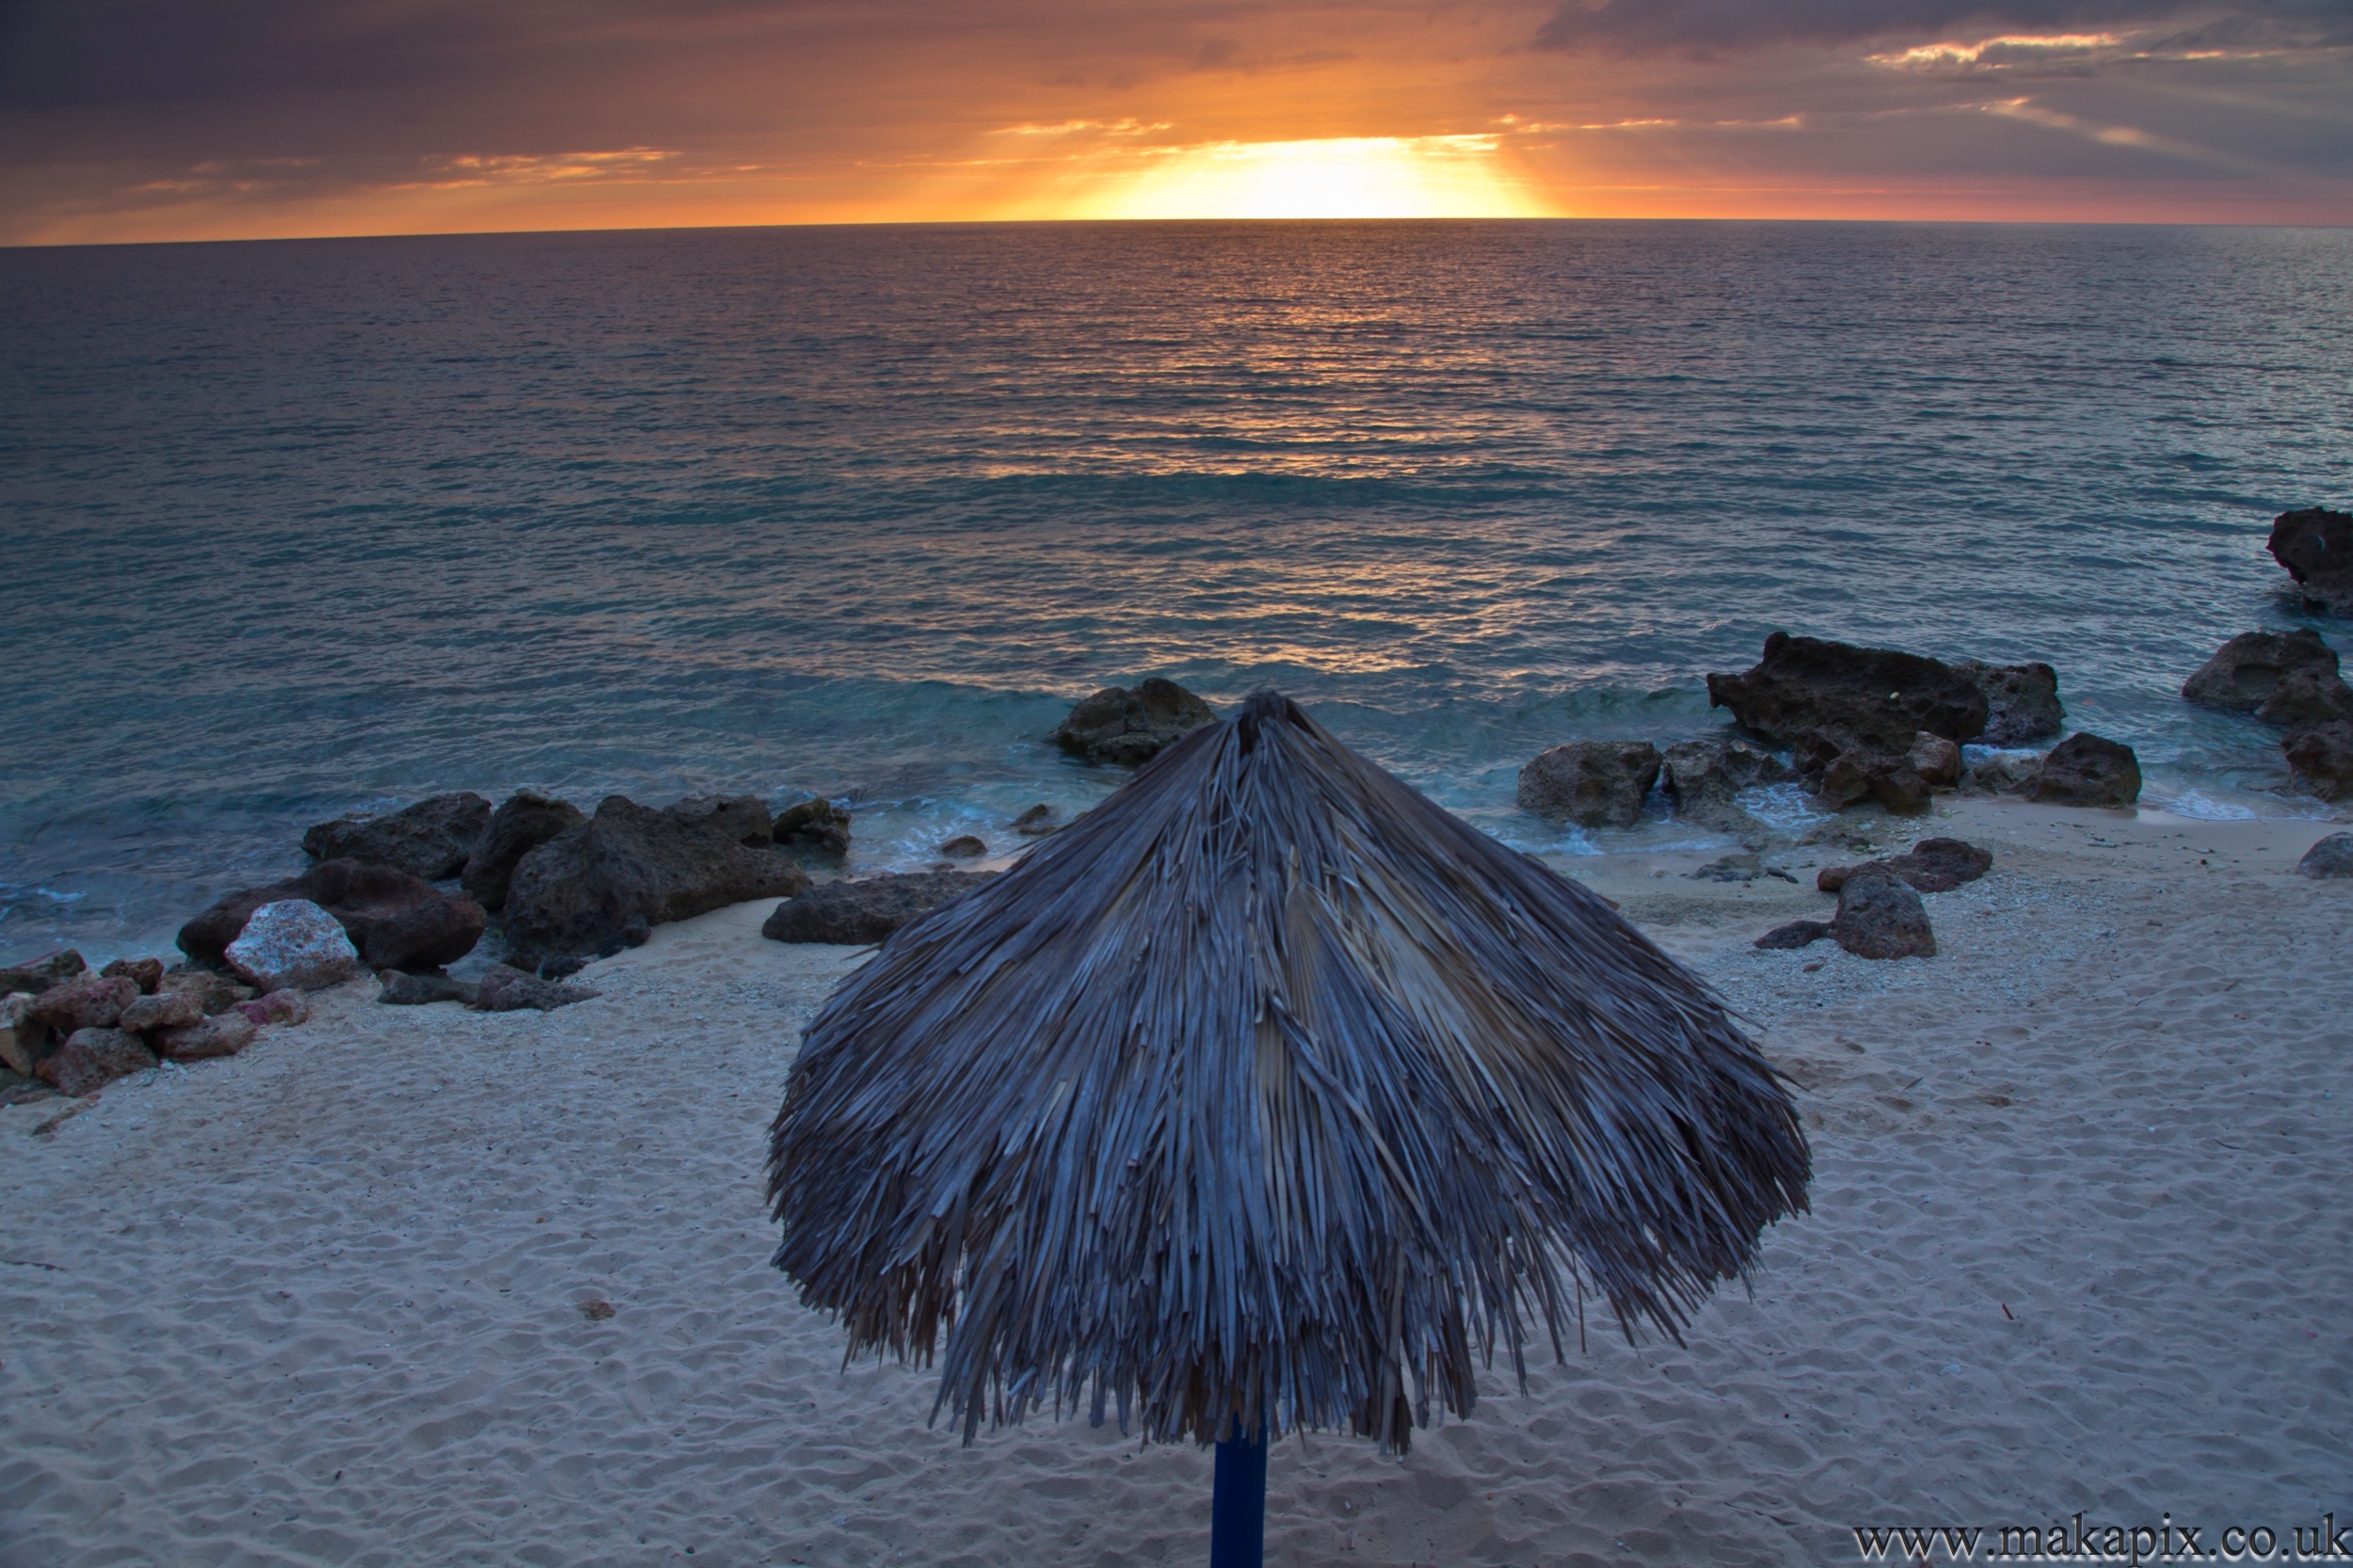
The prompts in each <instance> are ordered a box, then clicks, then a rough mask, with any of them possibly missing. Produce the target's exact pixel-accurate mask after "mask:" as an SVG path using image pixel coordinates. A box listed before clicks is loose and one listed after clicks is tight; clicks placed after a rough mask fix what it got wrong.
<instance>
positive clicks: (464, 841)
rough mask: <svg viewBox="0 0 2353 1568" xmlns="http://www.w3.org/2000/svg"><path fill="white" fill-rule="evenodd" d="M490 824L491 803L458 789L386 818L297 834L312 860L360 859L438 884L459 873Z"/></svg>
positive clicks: (340, 822)
mask: <svg viewBox="0 0 2353 1568" xmlns="http://www.w3.org/2000/svg"><path fill="white" fill-rule="evenodd" d="M489 825H490V803H489V802H488V801H487V800H485V799H483V798H482V797H481V796H480V795H477V794H471V793H467V792H462V791H461V792H457V793H455V794H446V795H434V796H432V797H430V798H428V799H425V800H421V801H419V802H417V803H416V804H415V805H414V806H409V807H404V808H402V809H400V810H398V811H394V812H392V813H391V814H390V815H388V816H381V817H359V816H352V817H341V818H338V819H337V820H335V821H334V822H323V823H320V824H317V825H315V826H313V827H312V828H311V830H310V831H308V832H307V833H305V834H303V835H302V852H303V853H304V854H305V855H308V856H310V857H311V858H312V859H313V860H359V861H361V862H364V863H365V864H368V865H372V866H390V867H392V869H393V870H395V871H403V872H408V874H409V875H410V876H417V877H423V878H424V879H426V880H427V881H438V880H440V879H441V878H443V877H451V876H456V874H457V873H458V872H460V871H461V870H463V869H464V867H465V864H466V857H467V856H469V855H471V854H472V852H473V847H474V845H475V843H476V842H478V841H479V840H481V838H482V834H483V830H484V829H485V828H487V827H488V826H489Z"/></svg>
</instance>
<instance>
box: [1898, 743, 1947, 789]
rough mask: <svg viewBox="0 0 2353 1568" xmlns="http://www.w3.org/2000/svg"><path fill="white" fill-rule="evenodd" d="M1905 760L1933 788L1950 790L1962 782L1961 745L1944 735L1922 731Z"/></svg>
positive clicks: (1905, 754)
mask: <svg viewBox="0 0 2353 1568" xmlns="http://www.w3.org/2000/svg"><path fill="white" fill-rule="evenodd" d="M1904 761H1905V763H1906V765H1908V766H1909V767H1910V768H1911V769H1912V771H1913V773H1916V774H1918V775H1919V776H1920V777H1921V778H1922V780H1924V781H1925V782H1926V783H1927V784H1928V786H1929V789H1931V790H1949V789H1951V788H1952V787H1953V786H1954V785H1956V784H1958V783H1960V782H1961V747H1960V746H1959V745H1957V744H1954V743H1953V742H1951V741H1948V740H1946V739H1945V737H1944V736H1942V735H1931V734H1929V732H1928V731H1927V730H1925V729H1923V730H1922V731H1920V733H1919V734H1917V735H1915V736H1913V740H1912V749H1911V750H1910V751H1908V752H1906V753H1904Z"/></svg>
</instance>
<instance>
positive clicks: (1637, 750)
mask: <svg viewBox="0 0 2353 1568" xmlns="http://www.w3.org/2000/svg"><path fill="white" fill-rule="evenodd" d="M1662 765H1663V759H1662V758H1661V757H1660V756H1659V754H1658V748H1657V746H1655V745H1653V744H1650V743H1649V742H1648V741H1571V742H1569V743H1568V744H1566V745H1557V746H1554V747H1552V748H1551V749H1550V750H1548V751H1545V752H1542V753H1539V754H1538V755H1537V757H1536V759H1535V760H1533V761H1531V762H1529V764H1528V765H1527V766H1526V767H1524V768H1522V769H1521V770H1520V781H1519V795H1518V799H1519V806H1520V809H1521V810H1523V811H1532V812H1534V813H1535V814H1536V815H1537V816H1540V817H1547V818H1550V819H1552V820H1553V821H1556V822H1572V823H1575V824H1577V825H1578V826H1580V827H1632V826H1633V825H1634V824H1636V823H1638V822H1640V821H1641V817H1642V797H1643V796H1645V795H1647V794H1648V793H1649V792H1650V787H1651V785H1652V784H1654V783H1656V782H1657V778H1658V770H1659V768H1660V767H1661V766H1662Z"/></svg>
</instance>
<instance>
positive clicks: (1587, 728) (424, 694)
mask: <svg viewBox="0 0 2353 1568" xmlns="http://www.w3.org/2000/svg"><path fill="white" fill-rule="evenodd" d="M0 299H5V304H6V309H5V311H0V364H5V367H6V374H5V382H4V384H0V520H5V528H4V530H0V584H5V586H4V587H0V593H4V594H5V607H6V612H7V617H6V629H5V632H0V638H5V647H6V648H7V649H8V660H7V665H8V680H7V682H6V689H7V695H8V708H9V716H8V724H7V728H6V735H7V740H6V746H5V753H4V754H0V956H7V955H9V954H14V953H16V952H24V951H35V950H40V949H42V948H45V947H48V946H54V945H56V943H57V942H59V941H72V942H75V943H77V944H79V945H81V946H83V947H84V949H85V951H86V952H91V953H92V954H93V955H95V954H97V953H99V952H112V951H118V950H120V949H124V948H129V947H136V946H151V947H152V946H153V945H154V939H155V937H156V936H157V935H158V934H160V933H165V932H168V930H169V929H170V928H171V927H172V926H174V925H176V924H177V922H178V920H181V919H183V918H184V917H185V915H186V914H188V913H190V912H192V911H193V910H194V909H196V908H198V907H200V906H201V904H204V903H205V902H207V901H209V900H210V899H211V898H212V897H213V896H214V895H215V894H216V893H217V892H218V891H220V890H222V889H224V888H228V887H231V886H235V885H239V884H243V883H248V882H250V881H252V880H254V879H256V878H259V877H262V876H265V875H270V874H275V873H280V872H287V871H291V870H294V869H296V868H297V867H298V866H299V865H300V864H301V863H302V861H301V857H300V856H299V854H298V853H297V851H296V840H297V838H298V837H299V833H300V830H301V828H302V826H303V825H304V824H307V823H310V822H312V821H315V820H317V819H319V818H321V817H325V816H329V815H333V814H336V813H339V812H342V811H344V810H347V809H351V808H360V807H368V806H377V805H390V804H395V803H398V802H401V801H404V800H407V799H410V798H413V797H415V796H417V795H419V794H423V793H425V792H431V791H435V790H441V789H459V788H466V789H474V790H478V791H480V792H484V793H486V794H490V795H492V796H494V797H495V796H498V795H501V794H503V793H504V792H506V791H507V790H509V789H512V788H514V787H515V786H517V785H520V784H523V783H531V784H536V785H538V786H540V787H543V788H550V789H554V790H557V791H561V792H566V793H568V794H570V795H572V796H574V797H575V798H578V799H581V800H583V801H584V802H592V801H593V800H594V799H595V798H596V797H598V796H600V795H601V794H603V793H605V792H611V791H616V790H617V791H622V792H629V793H632V794H634V795H637V796H639V797H640V798H645V799H650V800H655V801H659V800H663V799H667V798H670V797H671V796H674V795H677V794H682V793H685V792H690V791H701V790H712V789H725V790H730V791H734V790H751V791H756V792H762V793H772V792H781V791H783V790H786V789H792V788H805V789H814V790H821V791H824V792H846V793H849V794H852V795H854V796H855V797H856V800H857V802H858V804H859V808H860V811H861V817H860V820H859V823H858V826H857V829H856V832H857V863H858V864H859V865H861V866H865V867H882V866H890V865H905V864H916V863H921V862H924V861H927V860H929V858H930V857H931V856H930V850H931V847H932V846H933V845H936V843H937V842H938V841H939V840H941V839H943V838H945V837H947V836H949V835H950V834H951V833H952V832H958V831H965V830H968V829H973V828H978V829H980V830H982V831H983V832H984V835H986V836H990V837H991V838H992V841H997V840H1001V844H1000V847H1010V846H1011V845H1012V843H1013V842H1014V841H1015V840H1012V839H1011V836H1010V835H1007V834H1005V833H1003V832H1002V829H1001V824H1002V823H1003V821H1004V819H1006V818H1008V817H1010V816H1011V815H1012V814H1013V813H1014V812H1016V811H1017V810H1019V809H1020V808H1023V807H1025V806H1027V805H1029V804H1031V803H1032V802H1033V801H1036V800H1047V801H1050V802H1054V803H1057V804H1060V805H1063V806H1065V807H1071V808H1076V807H1080V806H1083V805H1084V804H1086V803H1088V802H1090V801H1092V800H1094V799H1097V798H1100V796H1101V795H1102V794H1103V793H1104V792H1107V791H1108V790H1109V789H1110V788H1111V787H1112V784H1114V783H1115V782H1116V779H1115V777H1114V776H1108V775H1104V774H1100V773H1091V772H1089V771H1087V770H1085V769H1082V768H1079V767H1076V766H1074V765H1072V764H1070V763H1068V762H1066V761H1064V760H1062V759H1060V758H1059V757H1058V756H1056V755H1055V754H1054V753H1053V752H1052V751H1050V749H1048V747H1046V746H1045V745H1044V744H1042V743H1041V741H1040V737H1041V736H1043V735H1044V734H1045V732H1046V731H1047V730H1048V729H1049V728H1052V726H1053V725H1054V723H1055V722H1056V721H1057V720H1058V719H1059V717H1060V716H1061V713H1062V712H1063V711H1064V708H1065V707H1066V705H1067V703H1068V702H1069V701H1070V700H1071V699H1073V698H1074V697H1076V696H1080V695H1081V694H1082V693H1084V692H1085V691H1087V690H1090V689H1092V688H1093V687H1095V686H1096V685H1099V684H1104V683H1108V682H1111V681H1114V680H1122V681H1124V680H1131V679H1132V678H1135V677H1138V676H1141V675H1144V674H1147V673H1161V674H1166V675H1170V676H1173V677H1175V678H1176V679H1177V680H1182V681H1184V682H1185V683H1186V684H1188V685H1191V686H1193V687H1194V688H1196V689H1198V690H1200V691H1202V692H1203V693H1204V694H1205V695H1208V696H1210V697H1211V698H1212V700H1216V701H1220V702H1224V701H1230V700H1232V699H1235V698H1237V697H1239V696H1241V695H1242V694H1243V693H1244V692H1246V691H1248V690H1250V689H1252V688H1254V687H1256V686H1259V685H1265V684H1273V685H1276V686H1279V687H1281V688H1282V689H1284V690H1286V691H1288V692H1289V693H1291V694H1292V695H1294V696H1298V697H1300V698H1301V699H1302V700H1304V701H1305V702H1307V703H1308V704H1309V705H1310V706H1311V707H1312V708H1313V709H1314V710H1315V711H1316V712H1318V713H1319V715H1320V716H1321V717H1322V718H1323V719H1324V720H1325V722H1327V723H1328V724H1330V725H1331V726H1332V727H1333V728H1336V729H1337V731H1338V732H1339V733H1341V734H1342V735H1343V736H1344V737H1346V738H1348V739H1349V740H1351V741H1352V742H1353V743H1354V744H1357V745H1359V746H1361V747H1363V748H1364V749H1366V750H1368V751H1369V752H1370V753H1371V754H1372V755H1374V756H1375V757H1377V758H1379V759H1380V760H1383V761H1384V762H1385V763H1387V764H1388V765H1389V766H1391V767H1393V768H1395V769H1396V770H1398V771H1399V772H1401V773H1402V774H1403V775H1405V776H1407V777H1409V778H1411V779H1412V780H1414V781H1415V782H1416V783H1417V785H1419V786H1420V787H1421V788H1423V789H1425V790H1427V791H1429V792H1431V793H1433V795H1435V796H1436V797H1437V798H1439V799H1440V800H1442V801H1444V802H1446V803H1447V804H1448V805H1449V806H1451V807H1453V808H1456V809H1458V810H1461V811H1463V812H1464V813H1465V815H1467V816H1469V817H1470V818H1471V819H1472V820H1474V821H1476V822H1479V823H1480V824H1481V825H1483V826H1485V827H1487V828H1489V829H1490V830H1491V831H1495V832H1497V833H1498V834H1500V835H1501V836H1503V837H1505V838H1506V839H1508V840H1512V841H1514V842H1518V843H1522V844H1524V845H1526V846H1528V847H1531V848H1538V849H1550V850H1561V851H1569V852H1580V853H1581V852H1593V851H1605V852H1606V851H1610V850H1614V849H1623V848H1625V847H1628V845H1629V844H1639V843H1642V842H1655V841H1658V839H1659V836H1660V835H1662V834H1673V833H1674V832H1676V831H1677V830H1675V829H1673V828H1672V827H1668V826H1663V825H1654V826H1650V827H1646V828H1644V829H1640V830H1637V832H1636V833H1635V834H1634V835H1632V836H1631V837H1630V838H1618V837H1612V836H1607V835H1605V836H1603V837H1602V838H1600V839H1590V838H1586V837H1582V836H1579V835H1576V834H1574V833H1562V832H1561V831H1559V830H1555V829H1548V828H1545V826H1543V824H1537V823H1535V822H1532V821H1530V820H1529V819H1526V818H1523V817H1521V816H1520V815H1519V814H1518V813H1517V812H1516V811H1515V810H1514V809H1513V807H1512V784H1513V775H1514V773H1515V772H1516V770H1517V768H1518V766H1519V764H1520V763H1521V762H1523V761H1525V760H1527V758H1528V757H1529V756H1531V755H1533V753H1534V752H1535V751H1537V750H1539V749H1541V748H1542V747H1544V746H1545V745H1548V744H1555V743H1557V742H1559V741H1561V740H1564V739H1568V738H1572V737H1575V736H1578V735H1641V736H1648V737H1653V738H1659V739H1665V738H1669V737H1677V736H1682V735H1688V734H1693V733H1698V732H1701V731H1703V730H1705V728H1708V727H1709V726H1711V725H1712V724H1715V723H1719V722H1721V715H1714V716H1711V715H1710V713H1709V712H1708V711H1707V708H1706V702H1705V695H1704V693H1703V691H1702V688H1701V683H1700V678H1701V676H1702V675H1703V674H1704V673H1705V671H1707V670H1710V669H1735V668H1741V667H1745V666H1746V665H1747V664H1750V663H1752V662H1753V659H1754V657H1755V653H1756V649H1757V647H1758V645H1759V644H1760V643H1761V642H1762V640H1763V638H1764V636H1765V634H1766V633H1767V632H1769V631H1771V630H1773V629H1775V628H1786V629H1788V630H1791V631H1794V632H1813V633H1817V634H1821V635H1831V636H1838V637H1843V638H1847V639H1850V640H1859V641H1871V642H1884V643H1891V644H1896V645H1899V646H1902V647H1907V648H1915V649H1918V650H1920V651H1924V652H1932V653H1939V654H1944V655H1947V656H1962V655H1971V656H1977V657H1982V658H1988V659H1993V660H1997V661H2008V660H2016V659H2027V658H2040V659H2047V660H2049V661H2050V662H2051V663H2052V664H2056V665H2057V667H2058V669H2059V672H2060V680H2061V691H2062V695H2063V696H2065V698H2066V700H2067V702H2068V705H2069V709H2070V712H2071V716H2072V717H2073V720H2074V721H2075V722H2076V723H2079V724H2081V725H2082V726H2083V727H2085V728H2093V729H2097V730H2099V731H2100V732H2102V733H2105V734H2109V735H2113V736H2115V737H2117V738H2120V739H2123V740H2126V741H2128V742H2129V743H2131V744H2133V745H2135V746H2136V747H2137V748H2138V749H2139V751H2140V753H2141V755H2142V757H2143V759H2144V761H2145V762H2146V764H2147V765H2148V767H2149V770H2150V774H2151V778H2152V784H2151V791H2150V793H2151V797H2152V798H2153V799H2154V800H2157V801H2160V802H2166V803H2170V804H2174V805H2176V806H2180V807H2183V808H2185V809H2189V810H2192V811H2208V812H2240V811H2249V810H2253V811H2267V812H2280V813H2287V812H2293V811H2297V810H2301V809H2304V808H2301V807H2298V806H2297V805H2296V804H2295V803H2293V802H2291V801H2289V800H2285V799H2282V798H2281V797H2278V796H2276V795H2273V794H2270V793H2267V792H2266V791H2268V790H2269V789H2270V788H2272V787H2274V786H2277V785H2279V784H2281V783H2282V782H2283V777H2284V776H2283V773H2282V770H2281V766H2280V763H2279V759H2278V753H2277V748H2276V743H2275V741H2274V738H2273V737H2272V736H2271V735H2270V733H2269V732H2268V731H2266V730H2265V729H2263V728H2261V727H2260V726H2258V725H2256V724H2254V723H2253V722H2252V721H2251V720H2241V719H2236V718H2231V717H2227V716H2217V715H2211V714H2201V713H2199V712H2195V711H2192V710H2189V709H2187V708H2185V706H2184V705H2183V704H2182V703H2181V702H2180V701H2179V699H2178V697H2177V696H2176V692H2177V690H2178V687H2179V685H2180V682H2181V680H2182V678H2183V677H2184V676H2185V674H2186V673H2187V672H2188V671H2189V670H2190V669H2192V668H2194V667H2195V666H2196V665H2197V664H2198V663H2199V662H2200V661H2201V659H2202V658H2203V657H2204V656H2205V655H2206V653H2208V652H2210V651H2211V650H2212V648H2213V647H2214V646H2215V645H2216V644H2217V643H2218V642H2220V641H2221V640H2222V639H2223V638H2224V637H2226V636H2228V635H2230V634H2232V633H2233V632H2239V631H2244V630H2247V629H2249V628H2250V627H2257V626H2281V625H2286V624H2291V623H2294V622H2295V621H2297V618H2298V617H2297V614H2296V612H2295V611H2294V609H2293V607H2292V606H2290V605H2288V604H2287V603H2286V602H2284V601H2283V600H2282V598H2281V594H2280V591H2279V590H2280V586H2281V582H2282V581H2283V579H2284V574H2283V573H2281V571H2280V570H2279V568H2277V567H2276V566H2274V565H2273V564H2272V563H2271V561H2270V560H2269V558H2268V557H2267V556H2265V554H2264V552H2263V549H2262V545H2263V539H2264V535H2265V528H2266V526H2267V524H2268V521H2269V519H2270V518H2271V516H2272V515H2273V514H2274V513H2276V512H2279V511H2281V510H2282V509H2284V508H2286V507H2289V506H2295V505H2306V504H2337V505H2343V504H2346V502H2347V501H2348V500H2353V473H2349V472H2348V468H2349V465H2353V391H2349V390H2348V389H2349V388H2353V378H2349V377H2348V376H2347V374H2346V368H2345V367H2346V366H2347V365H2348V364H2349V363H2353V232H2347V231H2283V230H2280V231H2265V230H2220V229H2202V230H2192V229H2114V228H2083V229H2071V228H2000V227H1975V226H1952V227H1932V226H1923V227H1913V226H1841V225H1819V224H1785V225H1772V224H1672V223H1657V224H1649V223H1428V224H1375V223H1366V224H1349V223H1333V224H1264V225H1254V224H1233V225H1219V224H1209V225H1104V226H1034V227H1005V228H909V229H841V230H760V231H732V232H712V231H702V232H656V233H614V234H558V235H533V236H495V237H471V238H444V239H399V240H352V241H309V242H296V243H271V244H246V245H208V246H178V247H152V248H114V249H72V250H38V251H28V250H16V251H6V252H0ZM2323 630H2324V631H2325V632H2329V634H2330V635H2332V636H2337V637H2339V638H2340V644H2341V646H2346V647H2348V648H2353V643H2346V642H2345V641H2344V640H2343V637H2342V632H2344V631H2345V630H2353V629H2334V630H2332V629H2331V628H2330V627H2329V626H2328V625H2326V624H2325V623H2324V624H2323ZM1684 836H1686V837H1689V835H1688V834H1686V835H1684Z"/></svg>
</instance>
